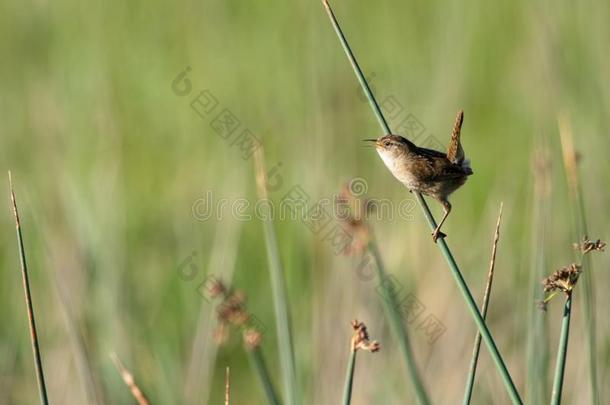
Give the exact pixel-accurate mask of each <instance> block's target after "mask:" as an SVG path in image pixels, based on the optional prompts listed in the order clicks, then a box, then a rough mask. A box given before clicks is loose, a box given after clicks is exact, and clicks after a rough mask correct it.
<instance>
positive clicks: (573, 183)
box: [558, 115, 600, 405]
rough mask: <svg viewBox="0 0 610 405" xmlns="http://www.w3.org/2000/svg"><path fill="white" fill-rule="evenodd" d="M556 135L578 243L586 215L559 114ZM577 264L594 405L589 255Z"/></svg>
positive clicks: (571, 149)
mask: <svg viewBox="0 0 610 405" xmlns="http://www.w3.org/2000/svg"><path fill="white" fill-rule="evenodd" d="M558 123H559V134H560V137H561V147H562V151H563V161H564V168H565V172H566V178H567V181H568V187H569V190H570V201H571V204H572V210H573V212H574V221H573V227H574V235H575V237H576V239H575V240H576V241H579V240H581V238H582V237H583V236H588V235H589V230H588V226H587V214H586V208H585V203H584V198H583V192H582V188H581V185H580V179H579V177H580V176H579V173H578V162H577V157H576V149H575V147H574V140H573V136H572V127H571V125H570V121H569V120H568V118H567V117H566V116H565V115H560V116H559V119H558ZM581 264H582V266H583V270H584V269H586V273H587V274H586V275H583V277H580V282H581V283H582V284H583V287H582V290H583V291H582V296H583V305H582V311H583V319H584V323H585V341H586V345H585V346H586V351H587V359H588V364H589V389H590V392H591V394H590V395H591V403H592V404H594V405H598V404H600V399H599V388H598V385H597V349H596V348H597V343H596V329H597V328H596V321H595V310H594V308H595V291H594V289H593V271H592V262H591V258H590V257H589V255H584V257H583V258H582V261H581Z"/></svg>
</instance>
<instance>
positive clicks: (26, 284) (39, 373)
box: [8, 172, 49, 405]
mask: <svg viewBox="0 0 610 405" xmlns="http://www.w3.org/2000/svg"><path fill="white" fill-rule="evenodd" d="M8 181H9V188H10V193H11V201H12V202H13V214H14V215H15V227H16V229H17V245H18V247H19V261H20V263H21V277H22V280H23V291H24V294H25V303H26V306H27V312H28V321H29V325H30V339H31V342H32V353H33V355H34V366H35V368H36V379H37V381H38V393H39V395H40V403H41V404H43V405H47V404H48V403H49V399H48V397H47V387H46V384H45V380H44V369H43V367H42V356H41V355H40V345H39V344H38V332H37V330H36V318H35V316H34V304H33V302H32V293H31V291H30V279H29V277H28V265H27V261H26V259H25V246H24V245H23V235H22V233H21V222H20V220H19V212H18V210H17V201H16V200H15V192H14V191H13V181H12V178H11V172H8Z"/></svg>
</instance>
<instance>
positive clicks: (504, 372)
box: [323, 0, 522, 404]
mask: <svg viewBox="0 0 610 405" xmlns="http://www.w3.org/2000/svg"><path fill="white" fill-rule="evenodd" d="M323 4H324V7H325V8H326V12H327V14H328V17H329V18H330V21H331V23H332V25H333V27H334V29H335V32H336V33H337V36H338V37H339V40H340V41H341V45H342V46H343V49H344V51H345V53H346V55H347V57H348V59H349V61H350V63H351V65H352V68H353V69H354V73H355V74H356V77H358V81H359V82H360V85H361V86H362V88H363V90H364V92H365V94H366V97H367V99H368V101H369V104H370V105H371V108H372V109H373V111H374V112H375V115H376V116H377V120H378V121H379V125H380V126H381V128H382V130H383V131H384V133H385V134H390V133H392V131H391V130H390V127H389V126H388V123H387V121H386V119H385V117H384V116H383V113H382V112H381V108H380V107H379V104H378V103H377V100H376V99H375V96H374V95H373V92H372V91H371V89H370V87H369V85H368V83H367V82H366V79H365V78H364V74H363V73H362V70H361V69H360V66H359V65H358V62H357V61H356V57H355V56H354V54H353V52H352V50H351V49H350V47H349V44H348V43H347V40H346V39H345V36H344V35H343V32H342V31H341V28H340V27H339V23H338V21H337V19H336V17H335V15H334V13H333V11H332V9H331V7H330V5H329V4H328V1H327V0H323ZM413 194H414V195H415V197H416V198H417V201H418V203H419V205H420V207H421V209H422V211H423V213H424V216H425V217H426V220H427V222H428V225H429V226H430V228H431V229H435V228H436V221H435V220H434V217H433V216H432V213H431V212H430V208H429V207H428V204H426V201H425V200H424V197H423V196H422V195H421V194H420V193H418V192H415V191H414V192H413ZM438 246H439V248H440V249H441V252H442V254H443V256H444V257H445V259H446V260H447V264H448V265H449V269H450V270H451V273H452V275H453V277H454V279H455V281H456V283H457V284H458V287H459V289H460V292H461V293H462V296H463V297H464V300H466V304H467V305H468V309H469V310H470V313H471V315H472V317H473V318H474V321H475V323H476V324H477V327H478V328H479V331H480V332H481V335H482V336H483V341H484V342H485V344H486V345H487V348H488V349H489V352H490V354H491V356H492V359H493V361H494V363H495V364H496V367H497V368H498V371H499V372H500V375H501V377H502V380H503V382H504V385H505V386H506V390H507V391H508V394H509V395H510V398H511V400H512V401H513V403H515V404H521V403H522V401H521V397H520V396H519V393H518V392H517V388H516V387H515V384H514V382H513V380H512V378H511V376H510V373H509V372H508V369H507V368H506V365H505V364H504V360H503V359H502V356H501V355H500V352H499V351H498V348H497V347H496V343H495V341H494V339H493V337H492V335H491V333H490V332H489V329H488V328H487V325H486V324H485V321H484V320H483V317H482V316H481V313H480V312H479V309H478V308H477V304H476V302H475V301H474V298H473V297H472V294H471V293H470V290H469V289H468V285H467V284H466V281H465V280H464V277H463V276H462V273H461V272H460V269H459V267H458V265H457V263H456V262H455V259H454V258H453V255H452V254H451V251H450V250H449V247H448V246H447V243H446V242H445V239H444V238H439V240H438Z"/></svg>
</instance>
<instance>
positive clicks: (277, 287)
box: [254, 147, 299, 405]
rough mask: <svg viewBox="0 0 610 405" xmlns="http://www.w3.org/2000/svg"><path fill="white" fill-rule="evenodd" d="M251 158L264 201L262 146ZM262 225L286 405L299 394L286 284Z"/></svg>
mask: <svg viewBox="0 0 610 405" xmlns="http://www.w3.org/2000/svg"><path fill="white" fill-rule="evenodd" d="M254 161H255V165H256V184H257V189H258V197H259V198H260V200H261V201H263V202H266V203H268V201H269V198H268V195H267V176H266V171H265V162H264V156H263V150H262V147H261V148H258V149H257V150H256V152H255V154H254ZM263 228H264V232H265V244H266V246H267V257H268V259H269V274H270V277H271V287H272V291H273V306H274V309H275V320H276V327H277V337H278V346H279V351H280V363H281V366H282V375H283V381H284V391H285V395H286V398H287V402H288V404H289V405H297V404H298V402H299V394H298V386H297V378H296V369H295V363H294V349H293V343H292V333H291V322H290V313H289V306H288V299H287V296H286V283H285V281H284V269H283V268H282V262H281V260H280V253H279V249H278V244H277V238H276V236H275V230H274V229H273V222H272V219H271V218H270V216H269V215H267V216H266V217H265V219H264V220H263Z"/></svg>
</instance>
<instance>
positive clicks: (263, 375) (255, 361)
mask: <svg viewBox="0 0 610 405" xmlns="http://www.w3.org/2000/svg"><path fill="white" fill-rule="evenodd" d="M246 353H248V359H249V360H250V365H251V366H252V368H253V369H254V374H256V376H257V377H258V382H259V383H260V385H261V388H262V389H263V392H264V393H265V399H266V400H267V404H268V405H279V404H280V401H279V399H278V396H277V394H276V393H275V389H274V388H273V384H272V382H271V377H269V371H268V370H267V364H266V363H265V359H264V357H263V353H262V352H261V349H260V347H258V346H257V347H254V348H252V349H246Z"/></svg>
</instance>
